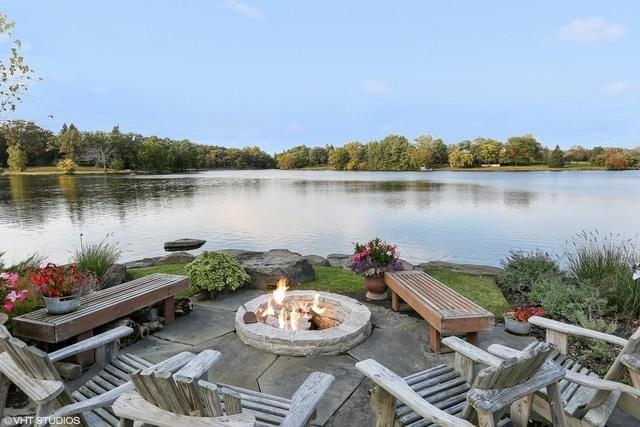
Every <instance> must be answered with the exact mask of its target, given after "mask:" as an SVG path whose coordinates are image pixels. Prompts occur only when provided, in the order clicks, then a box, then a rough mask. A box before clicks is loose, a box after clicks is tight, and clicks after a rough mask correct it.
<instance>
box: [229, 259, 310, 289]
mask: <svg viewBox="0 0 640 427" xmlns="http://www.w3.org/2000/svg"><path fill="white" fill-rule="evenodd" d="M236 256H237V258H238V261H239V262H240V264H242V266H243V267H244V269H245V270H246V271H247V273H248V274H249V276H251V285H250V287H252V288H255V289H266V288H268V287H270V286H274V285H275V284H276V283H277V282H278V279H280V278H281V277H286V278H287V279H288V281H289V284H290V286H291V285H293V286H295V285H297V284H299V283H302V282H308V281H310V280H313V279H315V277H316V272H315V271H314V270H313V267H312V266H311V264H310V263H309V261H307V260H306V259H303V258H302V255H300V254H298V253H295V252H291V251H289V250H287V249H272V250H270V251H267V252H242V253H239V254H236Z"/></svg>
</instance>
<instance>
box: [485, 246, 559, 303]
mask: <svg viewBox="0 0 640 427" xmlns="http://www.w3.org/2000/svg"><path fill="white" fill-rule="evenodd" d="M501 264H502V268H503V271H502V273H500V275H499V276H498V277H497V278H496V282H497V283H498V286H500V289H502V292H504V293H505V294H509V296H510V298H511V300H512V301H516V302H517V305H527V303H528V298H529V297H528V294H529V292H530V291H531V289H532V287H533V286H534V285H535V284H537V283H541V282H542V281H544V280H546V279H548V278H550V277H551V278H553V277H560V276H561V272H560V267H559V266H558V263H557V262H556V261H554V260H553V259H551V257H550V256H549V255H548V254H546V253H544V252H540V251H535V252H523V251H512V252H510V253H509V256H507V258H506V259H504V260H503V261H502V262H501Z"/></svg>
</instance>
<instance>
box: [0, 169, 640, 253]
mask: <svg viewBox="0 0 640 427" xmlns="http://www.w3.org/2000/svg"><path fill="white" fill-rule="evenodd" d="M595 229H598V230H599V231H600V232H602V233H608V232H613V233H620V234H621V235H623V236H624V237H628V238H634V239H635V238H637V236H638V233H640V172H639V171H627V172H569V171H567V172H522V173H514V172H484V173H479V172H432V173H424V172H423V173H419V172H417V173H407V172H403V173H394V172H334V171H277V170H269V171H211V172H202V173H196V174H183V175H159V176H0V251H2V250H4V251H6V252H7V255H5V257H6V258H7V259H8V261H17V260H19V259H21V258H23V257H25V256H27V255H29V254H31V253H33V252H39V253H40V254H42V255H46V256H48V258H49V259H50V260H51V261H55V262H63V261H67V260H68V258H69V250H70V248H72V247H73V246H74V245H76V244H77V243H78V242H79V236H80V233H83V234H84V238H85V239H89V240H99V239H102V238H103V237H105V236H106V235H107V234H109V233H112V239H113V240H114V241H117V242H119V243H120V244H121V245H122V246H123V249H124V254H123V259H124V260H132V259H136V258H141V257H144V256H152V255H159V254H162V253H163V243H164V242H165V241H167V240H172V239H177V238H183V237H194V238H202V239H206V240H207V244H206V245H205V246H204V247H203V249H222V248H243V249H255V250H266V249H271V248H289V249H291V250H294V251H297V252H301V253H303V254H319V255H327V254H329V253H335V252H338V253H349V252H350V251H351V250H352V243H353V242H355V241H363V240H366V239H370V238H372V237H375V236H380V237H382V238H383V239H386V240H388V241H390V242H395V243H397V244H398V246H399V249H400V252H401V255H402V257H403V258H405V259H407V260H409V261H411V262H423V261H428V260H445V261H452V262H463V263H479V264H488V265H498V264H499V262H500V260H501V259H502V258H503V257H504V256H505V255H507V253H508V251H509V250H510V249H535V248H539V249H542V250H545V251H548V252H553V253H558V254H561V253H562V252H563V251H564V247H565V243H566V241H567V239H569V238H571V236H572V235H574V234H575V233H577V232H579V231H581V230H595Z"/></svg>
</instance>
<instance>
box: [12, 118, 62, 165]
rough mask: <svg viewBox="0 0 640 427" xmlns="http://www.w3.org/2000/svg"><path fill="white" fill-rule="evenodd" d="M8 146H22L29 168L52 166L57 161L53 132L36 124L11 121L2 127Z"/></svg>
mask: <svg viewBox="0 0 640 427" xmlns="http://www.w3.org/2000/svg"><path fill="white" fill-rule="evenodd" d="M0 133H2V135H3V137H4V139H5V140H6V144H7V146H9V145H16V144H20V145H21V147H22V149H23V150H24V151H25V153H26V156H27V159H28V161H29V163H28V165H27V166H42V165H50V164H52V163H53V161H54V160H55V155H56V152H55V147H54V144H53V143H52V141H53V140H54V139H55V138H54V135H53V133H52V132H51V131H49V130H47V129H43V128H41V127H40V126H38V125H36V124H35V123H34V122H27V121H24V120H10V121H7V122H5V123H4V124H3V125H2V126H1V127H0Z"/></svg>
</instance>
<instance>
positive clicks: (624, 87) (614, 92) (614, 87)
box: [602, 81, 634, 96]
mask: <svg viewBox="0 0 640 427" xmlns="http://www.w3.org/2000/svg"><path fill="white" fill-rule="evenodd" d="M633 89H634V87H633V85H632V84H631V83H629V82H620V81H619V82H609V83H607V84H606V85H604V86H602V92H603V93H604V94H605V95H609V96H620V95H627V94H629V93H631V92H633Z"/></svg>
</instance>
